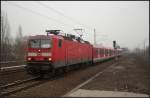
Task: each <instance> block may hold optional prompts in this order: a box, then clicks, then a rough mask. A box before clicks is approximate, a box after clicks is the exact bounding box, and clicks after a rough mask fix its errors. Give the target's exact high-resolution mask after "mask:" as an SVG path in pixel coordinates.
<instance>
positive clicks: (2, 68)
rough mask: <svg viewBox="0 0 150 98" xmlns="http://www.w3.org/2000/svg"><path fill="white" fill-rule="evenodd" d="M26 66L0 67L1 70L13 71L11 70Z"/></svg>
mask: <svg viewBox="0 0 150 98" xmlns="http://www.w3.org/2000/svg"><path fill="white" fill-rule="evenodd" d="M25 66H26V65H19V66H11V67H1V68H0V69H1V70H6V69H13V68H17V67H25Z"/></svg>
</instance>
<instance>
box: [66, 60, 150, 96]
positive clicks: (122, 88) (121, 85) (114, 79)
mask: <svg viewBox="0 0 150 98" xmlns="http://www.w3.org/2000/svg"><path fill="white" fill-rule="evenodd" d="M130 63H131V62H130ZM133 69H134V66H133V65H132V66H131V64H130V65H129V62H128V63H125V64H124V61H123V63H119V64H114V65H113V66H110V67H109V68H107V69H106V70H105V71H103V72H99V73H98V74H96V75H95V76H94V77H92V78H90V79H89V80H87V81H85V82H84V83H82V84H80V85H78V86H77V87H76V88H74V89H73V90H72V91H70V92H68V93H67V94H66V95H65V97H149V95H148V94H147V93H144V90H145V88H144V84H143V83H142V82H141V81H137V80H134V79H137V78H138V77H135V76H134V77H133V76H132V77H131V75H135V73H133ZM136 73H137V72H136Z"/></svg>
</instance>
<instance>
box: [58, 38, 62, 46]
mask: <svg viewBox="0 0 150 98" xmlns="http://www.w3.org/2000/svg"><path fill="white" fill-rule="evenodd" d="M61 46H62V40H61V39H59V40H58V47H61Z"/></svg>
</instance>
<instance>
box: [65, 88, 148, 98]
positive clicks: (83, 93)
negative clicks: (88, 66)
mask: <svg viewBox="0 0 150 98" xmlns="http://www.w3.org/2000/svg"><path fill="white" fill-rule="evenodd" d="M67 97H149V96H148V95H146V94H137V93H129V92H119V91H100V90H86V89H78V90H77V91H75V92H73V93H71V94H69V95H68V96H67Z"/></svg>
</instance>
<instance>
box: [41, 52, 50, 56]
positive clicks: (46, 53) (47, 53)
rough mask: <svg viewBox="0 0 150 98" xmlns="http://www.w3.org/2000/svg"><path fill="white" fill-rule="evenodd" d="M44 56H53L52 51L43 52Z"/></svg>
mask: <svg viewBox="0 0 150 98" xmlns="http://www.w3.org/2000/svg"><path fill="white" fill-rule="evenodd" d="M42 56H51V53H49V52H45V53H42Z"/></svg>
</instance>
